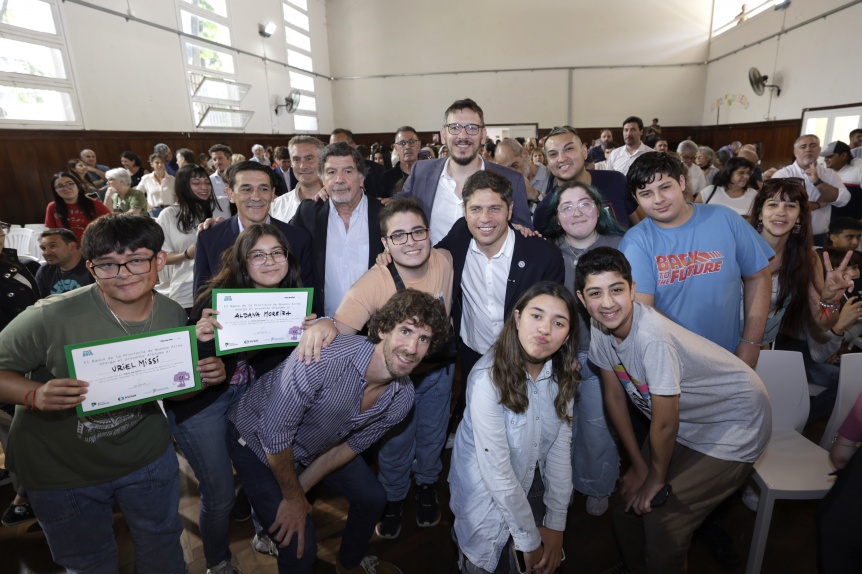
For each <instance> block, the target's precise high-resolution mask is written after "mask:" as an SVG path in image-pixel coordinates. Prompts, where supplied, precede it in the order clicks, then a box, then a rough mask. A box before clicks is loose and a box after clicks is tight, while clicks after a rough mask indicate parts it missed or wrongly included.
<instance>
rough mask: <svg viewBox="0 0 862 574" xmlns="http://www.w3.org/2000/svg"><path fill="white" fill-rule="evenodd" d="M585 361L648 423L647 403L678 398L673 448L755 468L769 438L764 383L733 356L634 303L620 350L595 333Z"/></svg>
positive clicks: (610, 339) (606, 336) (610, 337)
mask: <svg viewBox="0 0 862 574" xmlns="http://www.w3.org/2000/svg"><path fill="white" fill-rule="evenodd" d="M591 336H592V340H591V343H590V360H591V361H592V362H594V363H595V364H596V365H597V366H598V367H600V368H602V369H605V370H608V371H613V372H614V374H615V375H616V376H617V379H619V381H620V384H622V385H623V387H624V389H625V391H626V393H627V394H628V395H629V397H630V398H631V400H632V402H633V403H634V404H635V406H637V407H638V409H639V410H640V411H641V412H643V413H644V414H645V415H646V416H648V417H651V416H652V400H651V395H658V396H673V395H679V432H678V434H677V439H676V440H677V442H678V443H680V444H682V445H684V446H687V447H688V448H690V449H692V450H695V451H697V452H699V453H702V454H705V455H707V456H711V457H713V458H718V459H721V460H728V461H738V462H754V461H756V460H757V458H758V457H759V456H760V453H761V452H763V449H764V448H766V444H767V443H768V442H769V437H770V435H771V432H772V410H771V408H770V406H769V397H768V396H767V393H766V387H764V385H763V381H761V380H760V377H758V376H757V373H755V372H754V371H753V370H752V369H751V367H749V366H748V365H746V364H745V363H743V362H742V360H740V359H739V358H738V357H736V355H734V354H732V353H730V352H729V351H727V350H725V349H722V348H721V347H719V346H718V345H716V344H714V343H711V342H710V341H708V340H706V339H704V338H703V337H701V336H700V335H697V334H695V333H692V332H691V331H687V330H686V329H684V328H682V327H680V326H679V325H677V324H676V323H674V322H673V321H671V320H670V319H668V318H667V317H665V316H663V315H662V314H661V313H659V312H658V311H656V310H655V309H653V308H652V307H648V306H646V305H642V304H641V303H638V302H635V303H634V320H633V322H632V328H631V331H630V332H629V335H628V337H626V338H625V339H624V340H623V341H622V342H620V343H617V341H616V339H615V338H614V337H613V335H609V334H605V333H604V332H602V331H601V330H600V329H598V328H597V327H596V326H595V323H593V327H592V329H591Z"/></svg>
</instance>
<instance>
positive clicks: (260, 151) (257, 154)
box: [248, 144, 270, 165]
mask: <svg viewBox="0 0 862 574" xmlns="http://www.w3.org/2000/svg"><path fill="white" fill-rule="evenodd" d="M248 159H249V161H256V162H257V163H260V164H263V165H270V163H269V160H267V159H266V149H264V147H263V146H262V145H260V144H254V145H253V146H251V157H250V158H248Z"/></svg>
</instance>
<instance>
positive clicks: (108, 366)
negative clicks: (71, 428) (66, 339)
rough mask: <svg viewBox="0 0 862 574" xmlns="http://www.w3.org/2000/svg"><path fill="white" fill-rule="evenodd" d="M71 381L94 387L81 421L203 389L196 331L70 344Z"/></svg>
mask: <svg viewBox="0 0 862 574" xmlns="http://www.w3.org/2000/svg"><path fill="white" fill-rule="evenodd" d="M64 348H65V350H66V362H67V364H68V365H69V377H71V378H73V379H78V380H81V381H86V382H88V383H90V386H89V387H88V388H87V395H86V396H85V398H84V402H83V403H81V404H80V405H78V416H82V417H83V416H89V415H94V414H98V413H103V412H106V411H112V410H116V409H123V408H126V407H129V406H132V405H138V404H141V403H148V402H151V401H155V400H157V399H162V398H165V397H172V396H174V395H181V394H183V393H188V392H191V391H199V390H201V377H200V373H198V370H197V366H198V342H197V339H196V338H195V328H194V327H178V328H176V329H165V330H163V331H153V332H151V333H143V334H141V335H131V336H129V337H118V338H116V339H105V340H102V341H92V342H90V343H76V344H74V345H66V346H65V347H64Z"/></svg>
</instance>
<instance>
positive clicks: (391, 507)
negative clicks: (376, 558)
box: [374, 500, 404, 540]
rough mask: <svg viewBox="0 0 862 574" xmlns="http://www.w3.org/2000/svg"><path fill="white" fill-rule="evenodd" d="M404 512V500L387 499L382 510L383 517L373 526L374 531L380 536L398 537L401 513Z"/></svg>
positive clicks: (390, 538) (388, 538)
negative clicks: (392, 500)
mask: <svg viewBox="0 0 862 574" xmlns="http://www.w3.org/2000/svg"><path fill="white" fill-rule="evenodd" d="M402 512H404V501H403V500H396V501H394V502H391V501H387V502H386V508H385V509H384V510H383V518H381V519H380V522H378V523H377V526H375V527H374V532H376V533H377V536H379V537H380V538H386V539H387V540H392V539H394V538H398V535H399V534H401V513H402Z"/></svg>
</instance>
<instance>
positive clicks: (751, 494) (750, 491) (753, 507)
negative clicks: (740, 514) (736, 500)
mask: <svg viewBox="0 0 862 574" xmlns="http://www.w3.org/2000/svg"><path fill="white" fill-rule="evenodd" d="M742 504H744V505H745V507H746V508H747V509H749V510H750V511H752V512H757V507H758V506H759V505H760V495H759V494H758V493H757V491H755V490H754V487H752V486H751V485H750V484H746V485H745V488H743V489H742Z"/></svg>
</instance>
